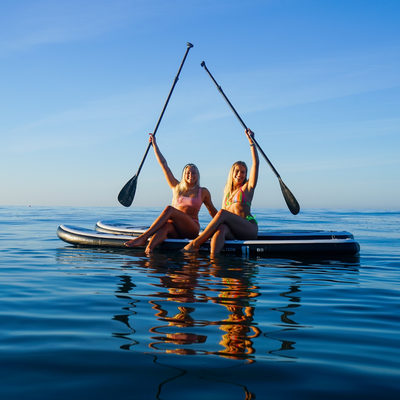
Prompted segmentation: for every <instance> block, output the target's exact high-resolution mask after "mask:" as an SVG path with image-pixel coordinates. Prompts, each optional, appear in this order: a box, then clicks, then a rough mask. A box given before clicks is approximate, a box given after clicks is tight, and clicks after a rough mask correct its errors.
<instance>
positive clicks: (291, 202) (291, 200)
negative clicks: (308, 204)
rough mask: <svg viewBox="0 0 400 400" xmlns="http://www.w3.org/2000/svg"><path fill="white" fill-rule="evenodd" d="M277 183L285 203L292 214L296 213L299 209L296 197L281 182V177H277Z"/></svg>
mask: <svg viewBox="0 0 400 400" xmlns="http://www.w3.org/2000/svg"><path fill="white" fill-rule="evenodd" d="M279 184H280V185H281V190H282V194H283V197H284V198H285V201H286V204H287V206H288V208H289V210H290V212H291V213H292V214H293V215H296V214H298V213H299V211H300V205H299V203H298V202H297V200H296V198H295V197H294V196H293V194H292V192H291V191H290V190H289V188H288V187H287V186H286V185H285V184H284V183H283V182H282V179H281V178H279Z"/></svg>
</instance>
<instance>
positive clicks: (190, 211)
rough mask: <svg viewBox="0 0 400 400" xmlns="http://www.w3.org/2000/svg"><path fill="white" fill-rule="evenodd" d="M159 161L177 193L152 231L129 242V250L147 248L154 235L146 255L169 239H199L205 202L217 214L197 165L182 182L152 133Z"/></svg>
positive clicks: (185, 171) (187, 168) (189, 167)
mask: <svg viewBox="0 0 400 400" xmlns="http://www.w3.org/2000/svg"><path fill="white" fill-rule="evenodd" d="M150 142H152V144H153V148H154V153H155V155H156V158H157V160H158V162H159V164H160V165H161V168H162V169H163V171H164V175H165V178H166V179H167V182H168V184H169V186H170V187H171V189H172V191H173V202H172V206H167V207H166V208H165V209H164V211H163V212H162V213H161V214H160V215H159V217H158V218H157V219H156V220H155V221H154V222H153V224H152V225H151V226H150V228H149V229H148V230H147V231H146V232H144V233H143V234H141V235H140V236H138V237H137V238H135V239H133V240H129V241H128V242H126V243H125V246H127V247H135V246H144V245H145V244H146V242H147V240H148V238H149V237H150V236H152V235H153V237H152V238H151V239H150V242H149V244H148V245H147V247H146V250H145V252H146V253H147V254H149V253H151V252H152V251H153V250H154V248H155V247H156V246H158V245H159V244H160V243H162V242H163V241H164V239H166V238H167V237H168V238H174V239H177V238H180V239H184V238H189V239H193V238H195V237H196V236H197V235H198V234H199V231H200V223H199V219H198V214H199V211H200V207H201V206H202V204H203V203H204V204H205V206H206V207H207V209H208V212H209V213H210V215H211V217H214V215H215V214H216V213H217V209H216V208H215V207H214V205H213V203H212V201H211V194H210V192H209V191H208V189H206V188H204V187H200V174H199V171H198V169H197V167H196V166H195V165H194V164H187V165H186V166H185V167H184V168H183V173H182V179H181V181H180V182H179V181H178V180H177V179H176V178H175V177H174V175H173V174H172V172H171V170H170V168H169V167H168V164H167V161H166V160H165V158H164V156H163V155H162V154H161V152H160V149H159V148H158V146H157V143H156V139H155V137H154V135H152V134H150Z"/></svg>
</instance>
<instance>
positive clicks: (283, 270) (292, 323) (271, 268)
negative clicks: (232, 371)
mask: <svg viewBox="0 0 400 400" xmlns="http://www.w3.org/2000/svg"><path fill="white" fill-rule="evenodd" d="M128 254H129V256H127V255H128ZM121 258H122V259H121ZM100 259H102V260H103V261H104V260H107V259H108V261H109V264H110V266H109V268H111V269H112V270H118V271H119V274H118V275H116V276H118V277H119V279H120V282H119V284H118V287H117V290H115V295H116V297H117V298H118V299H121V300H122V301H123V302H125V305H124V306H123V307H122V309H123V311H124V312H123V313H121V314H120V315H115V316H114V317H113V319H114V320H116V321H119V322H121V323H122V324H123V325H124V326H125V327H126V328H127V329H128V331H127V332H124V333H114V334H113V336H114V337H118V338H121V339H124V340H126V341H127V343H125V344H123V345H122V346H121V348H122V349H125V350H129V349H132V346H135V349H136V350H139V349H138V348H137V347H136V346H138V345H140V346H139V347H140V351H143V346H147V347H148V348H149V349H151V351H155V352H157V353H162V354H179V355H217V356H220V357H224V358H229V359H235V360H244V361H245V362H247V363H252V362H255V361H256V360H257V357H258V358H261V359H266V358H269V359H270V358H271V357H272V358H275V359H276V358H277V357H278V358H279V357H281V358H286V359H287V358H290V359H291V360H296V353H295V352H294V350H296V341H295V340H290V339H286V338H285V339H283V338H282V337H286V336H287V333H288V332H290V331H295V330H299V329H303V328H309V329H312V327H311V326H307V325H304V324H302V322H301V321H300V320H298V317H296V313H297V311H298V310H299V307H301V295H302V287H303V286H305V285H306V286H308V285H333V284H335V283H338V282H340V283H341V284H343V283H351V284H354V283H355V282H356V281H357V275H358V268H357V267H358V263H357V261H358V259H357V260H353V259H352V260H348V261H346V262H340V261H325V262H323V261H321V262H316V261H315V260H311V261H307V260H279V259H275V260H265V259H263V260H257V259H254V260H249V259H240V258H238V257H228V256H226V255H224V256H217V257H213V258H210V257H208V256H199V255H183V254H180V253H179V254H173V255H165V254H157V253H154V254H152V255H151V256H150V257H147V256H146V257H145V256H141V254H140V253H139V254H138V253H136V256H135V257H132V256H131V253H126V252H115V251H98V250H93V249H91V250H88V249H75V248H66V249H65V251H63V250H60V252H59V254H58V261H59V262H60V263H64V264H65V263H67V264H70V265H74V268H79V269H82V268H89V267H88V265H86V266H84V267H82V265H81V263H82V262H83V261H84V262H85V263H87V262H89V265H92V264H93V263H98V261H99V260H100ZM117 260H118V262H119V263H120V267H119V268H116V266H115V262H116V261H117ZM121 261H122V262H121ZM90 268H93V267H92V266H91V267H90ZM106 268H107V266H106ZM121 269H122V271H123V274H121ZM80 273H82V271H81V272H80ZM143 275H144V276H145V277H144V278H143ZM139 277H140V279H138V278H139ZM277 297H278V299H277ZM144 299H147V300H144ZM260 299H261V300H262V303H261V304H260V302H259V301H260ZM282 300H283V301H282ZM144 301H145V302H147V304H148V305H149V306H150V307H151V310H152V315H153V317H152V318H150V316H149V315H147V314H146V315H143V312H144V311H143V302H144ZM139 303H140V304H139ZM276 303H279V305H276ZM138 305H140V306H141V308H140V310H139V309H138V311H137V310H136V307H137V306H138ZM146 312H147V311H146ZM271 312H272V313H271ZM138 324H139V325H140V326H141V327H142V326H143V324H145V325H146V327H147V332H148V334H147V338H145V340H144V339H143V334H142V336H140V337H139V336H138V335H137V329H138V328H137V326H138ZM291 336H292V337H295V336H294V335H291ZM265 339H266V340H265ZM290 352H293V354H290Z"/></svg>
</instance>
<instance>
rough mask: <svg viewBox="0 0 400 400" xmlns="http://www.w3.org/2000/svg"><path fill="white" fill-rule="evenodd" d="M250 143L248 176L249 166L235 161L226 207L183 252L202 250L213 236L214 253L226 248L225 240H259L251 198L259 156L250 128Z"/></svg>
mask: <svg viewBox="0 0 400 400" xmlns="http://www.w3.org/2000/svg"><path fill="white" fill-rule="evenodd" d="M246 135H247V137H248V139H249V142H250V147H251V156H252V159H253V165H252V167H251V170H250V174H249V179H247V166H246V164H245V163H244V162H243V161H237V162H236V163H235V164H233V166H232V168H231V170H230V172H229V176H228V181H227V183H226V186H225V190H224V199H223V205H222V210H220V211H218V213H217V214H216V215H215V216H214V218H213V219H212V220H211V222H210V223H209V224H208V226H207V227H206V229H205V230H204V231H203V233H202V234H201V235H199V236H198V237H197V238H196V239H194V240H193V241H191V242H190V243H189V244H188V245H187V246H185V247H184V248H183V249H182V251H184V252H195V251H199V249H200V246H201V245H202V244H203V243H204V242H205V241H207V240H208V239H209V238H210V237H212V239H211V250H210V251H211V253H212V254H214V253H219V252H220V251H221V250H222V248H223V247H224V244H225V240H226V239H228V240H232V239H240V240H245V239H256V238H257V235H258V225H257V221H256V219H255V218H254V217H253V216H252V215H251V213H250V207H251V201H252V199H253V196H254V190H255V188H256V185H257V179H258V169H259V159H258V153H257V149H256V147H255V145H254V143H253V141H252V139H251V138H252V136H254V133H253V132H252V131H251V130H250V129H247V130H246Z"/></svg>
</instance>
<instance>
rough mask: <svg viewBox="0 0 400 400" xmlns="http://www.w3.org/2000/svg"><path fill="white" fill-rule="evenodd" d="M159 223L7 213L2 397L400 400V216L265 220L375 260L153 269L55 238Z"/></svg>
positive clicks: (263, 214)
mask: <svg viewBox="0 0 400 400" xmlns="http://www.w3.org/2000/svg"><path fill="white" fill-rule="evenodd" d="M160 211H161V209H150V208H135V207H131V208H129V209H125V208H123V207H115V208H114V207H108V208H96V207H93V208H91V207H81V208H76V207H34V206H32V207H28V206H21V207H9V206H7V207H4V206H1V207H0V267H1V268H0V372H1V373H0V399H2V400H9V399H13V400H14V399H29V400H35V399H38V400H47V399H51V400H55V399H56V400H63V399H66V400H71V399H73V400H74V399H75V400H80V399H83V400H89V399H95V400H102V399H112V400H115V399H124V400H128V399H144V400H146V399H164V400H168V399H174V400H179V399H185V400H186V399H199V400H204V399H206V400H213V399H217V400H223V399H229V400H236V399H238V400H244V399H247V400H248V399H341V400H343V399H352V400H354V399H396V400H397V399H399V398H400V211H396V210H395V211H393V210H389V211H379V210H324V209H318V210H302V211H301V212H300V214H299V215H297V216H292V215H291V214H290V212H289V211H287V210H283V209H282V210H268V209H255V210H253V211H254V214H256V217H257V219H258V221H259V224H260V229H262V230H267V229H272V230H276V229H315V230H321V229H323V230H345V231H349V232H351V233H353V234H354V237H355V239H356V240H357V241H358V242H359V243H360V245H361V253H360V256H359V257H353V258H351V259H345V260H343V259H342V260H340V259H339V260H337V259H332V258H326V259H277V258H243V257H235V256H229V255H226V256H224V255H220V256H218V257H215V258H210V257H209V255H208V254H198V255H192V254H189V255H188V254H186V255H185V254H182V253H180V252H170V253H160V252H155V253H153V254H152V255H150V256H146V255H145V254H144V253H143V251H141V250H137V249H136V250H129V249H127V250H106V249H90V248H75V247H73V246H71V245H68V244H67V243H64V242H63V241H61V240H60V239H58V237H57V235H56V230H57V227H58V226H59V225H61V224H72V225H77V226H81V227H84V228H94V225H95V223H96V222H97V221H99V220H106V221H107V220H108V221H111V220H114V221H119V222H127V223H132V222H133V223H135V224H136V223H137V224H138V225H149V224H150V223H151V222H152V221H153V220H154V219H155V218H156V216H157V215H158V213H159V212H160ZM208 221H209V218H208V215H207V213H206V212H203V211H202V212H201V218H200V222H201V225H202V227H205V225H206V223H207V222H208Z"/></svg>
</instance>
